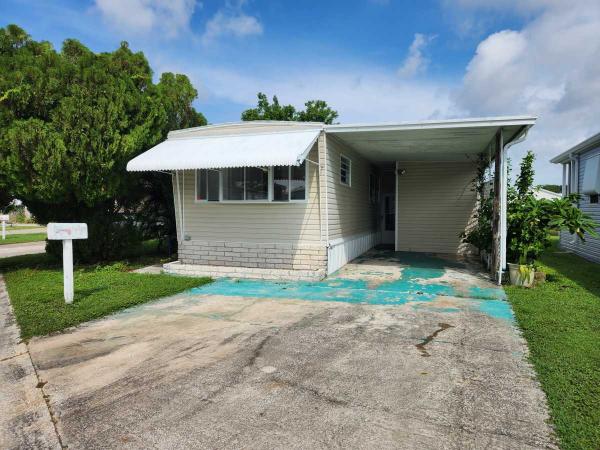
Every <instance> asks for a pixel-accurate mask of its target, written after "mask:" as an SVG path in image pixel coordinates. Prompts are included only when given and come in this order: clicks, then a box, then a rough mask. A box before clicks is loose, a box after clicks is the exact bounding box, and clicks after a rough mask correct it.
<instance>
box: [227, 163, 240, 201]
mask: <svg viewBox="0 0 600 450" xmlns="http://www.w3.org/2000/svg"><path fill="white" fill-rule="evenodd" d="M223 200H244V168H243V167H236V168H232V169H223Z"/></svg>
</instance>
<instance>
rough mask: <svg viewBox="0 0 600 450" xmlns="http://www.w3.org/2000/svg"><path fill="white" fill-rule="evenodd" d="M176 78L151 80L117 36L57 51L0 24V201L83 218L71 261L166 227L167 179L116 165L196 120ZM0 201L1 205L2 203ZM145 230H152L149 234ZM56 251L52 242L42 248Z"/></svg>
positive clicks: (103, 255) (169, 222) (144, 64)
mask: <svg viewBox="0 0 600 450" xmlns="http://www.w3.org/2000/svg"><path fill="white" fill-rule="evenodd" d="M196 97H197V92H196V89H194V87H193V86H192V84H191V83H190V81H189V80H188V78H187V77H186V76H185V75H177V74H172V73H163V74H162V75H161V76H160V78H159V81H158V82H157V83H155V82H153V73H152V70H151V68H150V66H149V64H148V61H147V60H146V58H145V56H144V55H143V53H140V52H133V51H132V50H131V49H130V48H129V45H128V44H127V43H126V42H123V43H121V45H120V46H119V48H117V49H116V50H114V51H112V52H103V53H94V52H93V51H91V50H90V49H88V48H87V47H85V46H84V45H83V44H81V43H80V42H78V41H76V40H74V39H67V40H65V41H64V43H63V45H62V48H61V49H60V51H57V50H55V49H54V48H53V47H52V45H51V44H50V43H49V42H45V41H35V40H33V39H32V38H31V37H30V36H29V35H28V34H27V33H26V32H25V31H24V30H22V29H21V28H19V27H18V26H16V25H8V26H6V27H5V28H0V192H4V191H6V192H8V194H10V195H0V201H1V202H6V201H8V200H10V199H12V198H18V199H20V200H22V201H23V202H24V204H25V205H27V207H28V209H29V210H30V211H31V212H32V213H33V214H34V216H35V217H36V218H37V219H38V220H39V221H40V222H41V223H47V222H87V223H88V230H89V239H86V240H78V241H76V242H75V243H74V249H75V254H76V257H77V258H78V259H80V260H88V261H97V260H107V259H110V258H112V257H115V256H118V255H120V254H121V253H122V252H123V251H124V249H126V248H128V246H130V245H131V244H132V243H134V242H136V241H138V242H139V241H140V239H143V238H149V237H156V235H157V234H159V231H160V230H157V229H156V228H157V225H156V224H160V228H161V229H162V231H161V232H162V233H166V234H169V233H170V234H174V230H175V225H174V217H175V216H174V213H173V194H172V192H173V191H172V188H171V178H170V177H169V176H166V175H164V174H156V173H136V174H130V173H127V172H126V170H125V167H126V164H127V162H128V161H129V160H131V159H132V158H133V157H135V156H137V155H139V154H140V153H142V152H144V151H145V150H147V149H149V148H150V147H152V146H154V145H156V144H158V143H159V142H160V141H161V140H163V139H165V138H166V136H167V133H168V132H169V131H170V130H172V129H175V128H186V127H192V126H198V125H204V124H206V119H205V118H204V116H202V114H200V113H199V112H197V111H196V110H195V109H194V108H193V106H192V102H193V100H194V99H195V98H196ZM3 206H4V205H2V207H3ZM149 234H152V235H153V236H149ZM48 250H49V252H50V253H54V254H58V255H60V243H59V242H53V243H52V244H49V245H48Z"/></svg>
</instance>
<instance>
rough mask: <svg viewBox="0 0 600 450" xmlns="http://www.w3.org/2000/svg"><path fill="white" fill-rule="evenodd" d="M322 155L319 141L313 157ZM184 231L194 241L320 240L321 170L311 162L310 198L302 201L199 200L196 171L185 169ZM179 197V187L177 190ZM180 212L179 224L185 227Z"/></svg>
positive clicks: (302, 241)
mask: <svg viewBox="0 0 600 450" xmlns="http://www.w3.org/2000/svg"><path fill="white" fill-rule="evenodd" d="M317 158H318V151H317V144H315V145H314V147H313V148H312V149H311V151H310V153H309V159H312V160H313V161H316V160H317ZM179 182H180V186H184V185H185V188H184V189H183V192H184V198H185V199H184V213H185V219H184V232H185V234H186V235H187V236H189V237H190V240H191V241H221V242H227V241H230V242H263V243H286V244H297V243H313V244H315V245H319V243H320V217H319V200H318V191H319V185H318V171H317V168H316V166H315V165H314V164H310V163H308V200H307V201H306V202H302V203H276V202H271V203H229V202H202V203H197V202H195V172H194V171H192V170H189V171H185V182H184V181H183V180H182V176H181V173H180V179H179ZM174 191H175V197H176V194H177V189H176V188H175V189H174ZM176 207H177V203H176ZM180 217H181V216H180V214H178V215H177V222H178V223H177V226H178V228H179V227H180V226H181V223H180V222H181V221H180Z"/></svg>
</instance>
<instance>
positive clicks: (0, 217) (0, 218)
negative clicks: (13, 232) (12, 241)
mask: <svg viewBox="0 0 600 450" xmlns="http://www.w3.org/2000/svg"><path fill="white" fill-rule="evenodd" d="M0 222H2V240H4V239H6V222H8V214H0Z"/></svg>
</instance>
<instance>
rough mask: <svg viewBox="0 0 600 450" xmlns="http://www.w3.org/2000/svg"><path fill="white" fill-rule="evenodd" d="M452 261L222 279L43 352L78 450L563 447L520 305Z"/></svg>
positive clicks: (35, 345)
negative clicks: (320, 276)
mask: <svg viewBox="0 0 600 450" xmlns="http://www.w3.org/2000/svg"><path fill="white" fill-rule="evenodd" d="M445 264H446V263H443V264H441V265H440V264H439V261H438V262H434V263H432V262H431V261H429V262H427V261H426V262H425V264H423V265H419V261H418V260H414V261H412V262H411V265H410V266H404V267H402V266H400V265H399V264H398V263H397V262H394V261H389V260H387V259H386V258H385V257H384V258H375V259H363V260H361V261H359V262H358V263H357V264H351V265H349V266H346V267H345V268H344V269H343V270H342V271H341V272H340V273H339V274H338V276H337V277H335V278H332V279H331V278H330V279H328V280H326V281H325V282H323V283H283V284H282V283H274V282H264V281H251V280H248V281H240V282H231V281H228V280H219V281H217V282H215V283H213V284H211V285H206V286H204V287H202V288H199V289H197V290H193V291H191V292H188V293H185V294H181V295H178V296H175V297H171V298H168V299H163V300H161V301H158V302H154V303H151V304H146V305H142V306H140V307H137V308H133V309H130V310H127V311H124V312H121V313H119V314H116V315H113V316H110V317H108V318H105V319H102V320H99V321H95V322H92V323H89V324H87V325H84V326H81V327H78V328H77V329H74V330H71V331H68V332H66V333H63V334H58V335H54V336H49V337H45V338H36V339H33V340H32V342H31V343H30V346H29V348H30V352H31V355H32V359H33V361H34V364H35V366H36V367H37V370H38V373H39V376H40V378H41V379H42V380H44V381H47V384H46V385H45V386H44V388H43V390H44V393H45V394H46V395H49V399H50V407H51V409H52V411H53V413H54V415H55V417H56V418H57V429H58V433H59V435H60V436H61V438H62V442H63V444H65V445H68V447H69V448H240V447H243V448H331V447H335V448H379V449H387V448H406V449H438V448H444V449H463V448H495V449H516V448H518V449H534V448H556V447H555V446H554V444H553V441H552V437H551V430H550V427H549V426H548V425H547V423H546V420H547V418H548V415H547V409H546V404H545V398H544V395H543V393H542V391H541V390H540V388H539V386H538V383H537V382H536V381H535V376H534V373H533V371H532V368H531V367H530V366H529V364H528V363H527V360H526V355H527V348H526V345H525V342H524V341H523V340H522V338H521V337H520V335H519V333H518V331H517V329H516V328H515V325H514V322H513V320H512V315H511V314H510V307H509V306H508V305H507V304H506V303H505V302H504V301H503V300H502V299H501V298H500V295H499V291H498V289H496V288H495V287H493V285H491V284H490V283H489V282H485V280H482V279H480V278H478V277H477V275H476V274H474V273H473V272H472V271H470V270H469V269H468V267H464V266H460V265H452V264H450V265H449V266H446V265H445ZM467 293H471V294H472V295H474V294H475V293H476V294H478V295H480V297H477V298H476V297H465V296H464V295H465V294H467ZM500 293H501V291H500ZM507 312H508V313H507Z"/></svg>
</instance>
